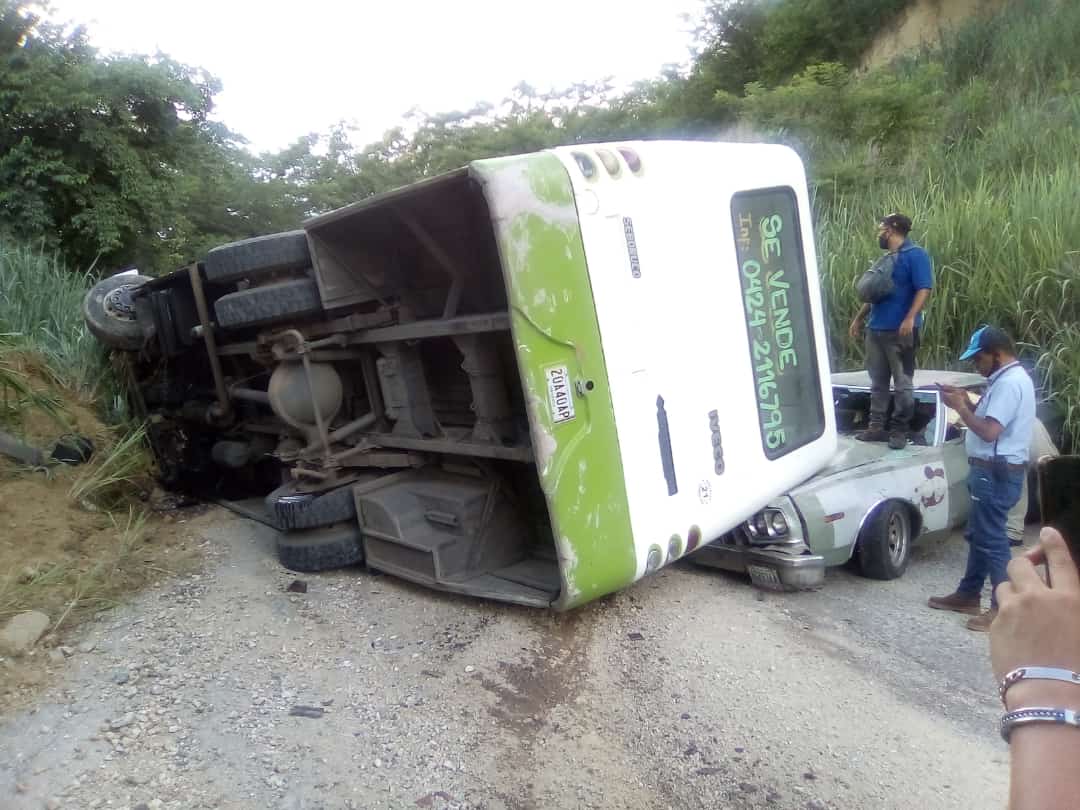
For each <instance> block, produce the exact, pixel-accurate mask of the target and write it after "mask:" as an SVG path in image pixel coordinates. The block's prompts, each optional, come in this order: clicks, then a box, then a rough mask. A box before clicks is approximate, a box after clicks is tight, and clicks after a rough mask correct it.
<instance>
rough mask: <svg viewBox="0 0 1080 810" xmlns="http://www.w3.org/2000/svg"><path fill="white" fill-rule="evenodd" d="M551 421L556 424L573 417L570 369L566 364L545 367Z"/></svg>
mask: <svg viewBox="0 0 1080 810" xmlns="http://www.w3.org/2000/svg"><path fill="white" fill-rule="evenodd" d="M545 373H546V374H547V384H548V401H549V402H550V404H551V421H552V422H554V423H555V424H556V425H557V424H559V423H560V422H569V421H570V420H571V419H573V418H574V395H573V394H572V393H571V392H570V370H569V369H568V368H567V367H566V366H552V367H551V368H548V369H545Z"/></svg>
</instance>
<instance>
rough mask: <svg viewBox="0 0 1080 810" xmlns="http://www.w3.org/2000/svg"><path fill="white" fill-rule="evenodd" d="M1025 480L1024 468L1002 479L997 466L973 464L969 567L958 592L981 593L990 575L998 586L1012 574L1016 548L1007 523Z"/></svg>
mask: <svg viewBox="0 0 1080 810" xmlns="http://www.w3.org/2000/svg"><path fill="white" fill-rule="evenodd" d="M1023 484H1024V472H1023V470H1009V471H1008V472H1007V473H1006V474H1005V475H1004V476H1003V477H1002V478H1001V479H1000V480H995V475H994V471H993V470H988V469H986V468H984V467H972V468H971V470H970V471H969V472H968V492H970V493H971V514H970V515H969V516H968V526H967V532H966V533H965V534H964V537H965V538H966V539H967V541H968V558H967V571H965V572H964V578H963V579H962V580H960V584H959V585H958V586H957V588H956V590H957V592H958V593H961V594H964V595H966V596H972V597H975V596H979V595H980V594H981V593H982V589H983V583H984V582H986V577H987V575H989V576H990V584H991V585H992V586H993V587H994V588H997V586H998V583H1000V582H1004V581H1005V580H1007V579H1008V578H1009V577H1008V573H1007V569H1008V566H1009V560H1011V559H1012V551H1011V550H1010V549H1009V535H1008V533H1007V532H1006V530H1005V524H1006V521H1007V520H1008V516H1009V510H1010V509H1011V508H1012V506H1013V504H1015V503H1016V501H1017V500H1018V499H1019V498H1020V489H1021V487H1022V486H1023ZM990 607H992V608H996V607H997V597H996V595H995V596H991V598H990Z"/></svg>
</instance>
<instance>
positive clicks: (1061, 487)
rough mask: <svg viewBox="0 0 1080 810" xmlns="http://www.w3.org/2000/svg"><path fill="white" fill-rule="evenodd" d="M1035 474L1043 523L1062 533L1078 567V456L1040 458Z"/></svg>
mask: <svg viewBox="0 0 1080 810" xmlns="http://www.w3.org/2000/svg"><path fill="white" fill-rule="evenodd" d="M1038 472H1039V510H1040V511H1041V512H1042V522H1043V524H1044V525H1047V526H1053V527H1054V528H1055V529H1057V530H1058V531H1059V532H1061V535H1062V537H1064V538H1065V542H1066V543H1067V544H1068V546H1069V552H1070V553H1071V554H1072V558H1073V561H1074V562H1075V563H1076V564H1077V566H1080V456H1057V457H1054V458H1050V457H1045V458H1042V459H1040V460H1039V465H1038Z"/></svg>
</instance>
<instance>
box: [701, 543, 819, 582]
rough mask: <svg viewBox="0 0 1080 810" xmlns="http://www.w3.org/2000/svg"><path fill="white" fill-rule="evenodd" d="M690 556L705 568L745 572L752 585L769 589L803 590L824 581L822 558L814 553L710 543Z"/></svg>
mask: <svg viewBox="0 0 1080 810" xmlns="http://www.w3.org/2000/svg"><path fill="white" fill-rule="evenodd" d="M690 559H691V560H693V562H695V563H697V564H698V565H702V566H705V567H707V568H721V569H723V570H725V571H734V572H735V573H739V574H748V575H749V576H750V581H751V582H753V583H754V585H756V586H758V587H759V588H766V589H768V590H774V591H806V590H812V589H814V588H820V587H821V586H822V585H824V584H825V558H824V557H821V556H819V555H816V554H797V555H796V554H789V553H786V552H784V551H780V550H776V549H769V548H750V547H748V546H732V545H721V544H715V543H710V544H709V545H707V546H704V547H703V548H702V549H700V550H699V551H698V552H697V553H696V554H693V555H692V556H691V557H690Z"/></svg>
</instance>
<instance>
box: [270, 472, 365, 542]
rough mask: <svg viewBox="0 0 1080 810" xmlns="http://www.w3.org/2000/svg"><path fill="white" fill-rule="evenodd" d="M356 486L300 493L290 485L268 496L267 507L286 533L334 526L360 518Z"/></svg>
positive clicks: (351, 484) (279, 488)
mask: <svg viewBox="0 0 1080 810" xmlns="http://www.w3.org/2000/svg"><path fill="white" fill-rule="evenodd" d="M354 483H356V482H355V481H354V482H351V483H348V484H346V485H345V486H341V487H338V488H337V489H332V490H330V491H329V492H298V491H297V489H296V485H295V484H293V483H288V484H285V485H284V486H281V487H278V488H277V489H275V490H274V491H273V492H271V493H270V494H269V495H267V496H266V507H267V509H268V511H269V512H270V513H271V514H273V516H274V521H275V522H276V523H277V525H278V527H279V528H281V529H284V530H285V531H293V530H296V529H317V528H319V527H321V526H330V525H331V524H334V523H341V522H342V521H348V520H352V519H353V518H355V517H356V503H355V502H354V501H353V494H352V489H353V484H354Z"/></svg>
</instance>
